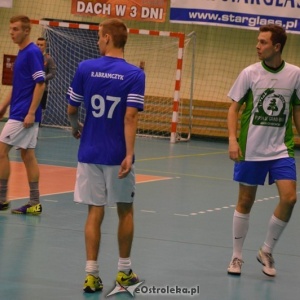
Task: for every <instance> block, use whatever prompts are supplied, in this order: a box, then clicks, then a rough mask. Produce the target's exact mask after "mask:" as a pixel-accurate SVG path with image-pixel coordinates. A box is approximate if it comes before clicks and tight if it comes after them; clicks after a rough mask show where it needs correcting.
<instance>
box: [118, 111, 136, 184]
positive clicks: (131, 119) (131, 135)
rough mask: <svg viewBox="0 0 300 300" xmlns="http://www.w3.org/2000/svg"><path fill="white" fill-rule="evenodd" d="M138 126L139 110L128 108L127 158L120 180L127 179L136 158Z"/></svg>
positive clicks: (125, 127)
mask: <svg viewBox="0 0 300 300" xmlns="http://www.w3.org/2000/svg"><path fill="white" fill-rule="evenodd" d="M137 124H138V109H137V108H135V107H127V109H126V114H125V118H124V133H125V143H126V157H125V159H124V160H123V162H122V164H121V167H120V170H119V178H124V177H126V176H127V175H128V173H129V172H130V170H131V166H132V161H133V156H134V145H135V137H136V130H137Z"/></svg>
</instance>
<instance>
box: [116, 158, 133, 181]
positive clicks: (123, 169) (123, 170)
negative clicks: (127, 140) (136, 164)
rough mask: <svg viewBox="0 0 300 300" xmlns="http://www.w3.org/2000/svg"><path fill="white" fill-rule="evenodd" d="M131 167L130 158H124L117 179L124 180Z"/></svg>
mask: <svg viewBox="0 0 300 300" xmlns="http://www.w3.org/2000/svg"><path fill="white" fill-rule="evenodd" d="M131 166H132V156H126V157H125V159H124V160H123V161H122V163H121V166H120V169H119V173H118V178H119V179H122V178H125V177H126V176H127V175H128V174H129V172H130V170H131Z"/></svg>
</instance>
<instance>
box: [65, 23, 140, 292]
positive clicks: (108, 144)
mask: <svg viewBox="0 0 300 300" xmlns="http://www.w3.org/2000/svg"><path fill="white" fill-rule="evenodd" d="M127 35H128V34H127V28H126V25H125V24H124V23H123V22H122V21H121V20H119V19H109V20H106V21H104V22H103V23H101V24H100V25H99V32H98V37H99V40H98V46H99V50H100V54H101V58H97V59H90V60H86V61H83V62H81V63H80V64H79V66H78V69H77V71H76V73H75V76H74V79H73V82H72V84H71V86H70V88H69V91H68V96H67V98H68V101H69V105H68V116H69V120H70V123H71V126H72V133H73V136H74V137H75V138H80V146H79V151H78V166H77V178H76V184H75V192H74V201H75V202H78V203H83V204H86V205H88V216H87V220H86V225H85V243H86V269H85V271H86V279H85V283H84V287H83V289H84V291H85V292H87V293H93V292H96V291H100V290H102V288H103V284H102V281H101V279H100V277H99V264H98V253H99V246H100V237H101V223H102V221H103V217H104V207H105V205H107V204H108V203H116V205H117V211H118V216H119V227H118V244H119V261H118V273H117V276H116V281H117V282H118V283H119V284H121V285H122V286H130V285H134V284H136V283H138V281H139V279H138V277H137V275H136V274H135V273H133V271H132V268H131V259H130V252H131V245H132V240H133V229H134V221H133V200H134V195H135V173H134V145H135V137H136V129H137V122H138V112H139V111H142V110H143V107H144V92H145V73H144V71H143V70H141V69H140V68H138V67H136V66H134V65H131V64H129V63H127V62H126V61H125V60H124V47H125V44H126V41H127ZM81 104H84V106H85V109H86V117H85V121H84V124H81V123H80V122H79V119H78V109H79V106H80V105H81Z"/></svg>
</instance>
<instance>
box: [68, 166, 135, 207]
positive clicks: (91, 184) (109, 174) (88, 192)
mask: <svg viewBox="0 0 300 300" xmlns="http://www.w3.org/2000/svg"><path fill="white" fill-rule="evenodd" d="M119 169H120V166H106V165H98V164H86V163H80V162H79V163H78V165H77V174H76V184H75V191H74V201H75V202H77V203H83V204H88V205H94V206H103V205H114V204H115V203H118V202H121V203H132V202H133V200H134V194H135V172H134V166H132V168H131V171H130V172H129V174H128V175H127V176H126V177H125V178H123V179H119V178H118V172H119Z"/></svg>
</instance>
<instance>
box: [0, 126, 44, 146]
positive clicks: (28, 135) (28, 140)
mask: <svg viewBox="0 0 300 300" xmlns="http://www.w3.org/2000/svg"><path fill="white" fill-rule="evenodd" d="M38 133H39V123H38V122H35V123H34V124H33V126H31V127H29V128H25V127H24V126H23V122H21V121H16V120H8V121H7V122H6V123H5V125H4V127H3V129H2V132H1V135H0V142H2V143H4V144H7V145H10V146H14V147H16V148H17V149H20V148H21V149H35V147H36V143H37V137H38Z"/></svg>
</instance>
